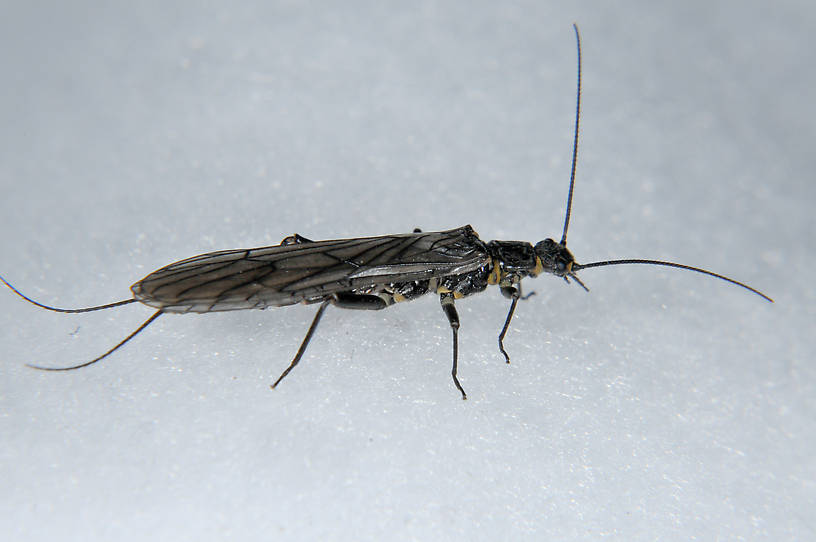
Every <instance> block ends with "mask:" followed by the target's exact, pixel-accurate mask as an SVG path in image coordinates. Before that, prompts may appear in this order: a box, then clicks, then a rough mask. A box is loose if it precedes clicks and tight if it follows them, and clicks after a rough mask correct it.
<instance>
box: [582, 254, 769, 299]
mask: <svg viewBox="0 0 816 542" xmlns="http://www.w3.org/2000/svg"><path fill="white" fill-rule="evenodd" d="M631 264H642V265H662V266H665V267H676V268H677V269H685V270H686V271H694V272H696V273H702V274H703V275H708V276H709V277H714V278H717V279H720V280H724V281H725V282H730V283H731V284H736V285H737V286H741V287H743V288H745V289H746V290H748V291H749V292H753V293H755V294H756V295H758V296H759V297H761V298H763V299H765V300H766V301H770V302H771V303H773V302H774V300H773V299H771V298H770V297H769V296H767V295H765V294H763V293H762V292H760V291H759V290H757V289H755V288H751V287H750V286H748V285H747V284H743V283H742V282H740V281H738V280H734V279H730V278H728V277H726V276H723V275H720V274H718V273H714V272H713V271H707V270H705V269H700V268H699V267H692V266H690V265H684V264H682V263H674V262H664V261H661V260H637V259H626V260H605V261H601V262H592V263H578V262H575V263H574V264H572V269H573V270H574V271H578V270H581V269H588V268H590V267H605V266H607V265H631ZM573 278H574V277H573Z"/></svg>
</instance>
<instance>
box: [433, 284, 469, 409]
mask: <svg viewBox="0 0 816 542" xmlns="http://www.w3.org/2000/svg"><path fill="white" fill-rule="evenodd" d="M439 301H440V302H441V303H442V310H443V311H444V312H445V316H447V317H448V322H449V323H450V327H451V331H452V332H453V368H452V369H451V376H452V377H453V383H454V384H456V388H457V389H458V390H459V391H460V392H461V393H462V399H467V394H466V393H465V390H464V388H462V385H461V384H460V383H459V379H458V378H457V377H456V366H457V363H458V361H459V315H458V314H457V313H456V306H455V305H454V304H453V294H450V293H448V294H441V295H440V296H439Z"/></svg>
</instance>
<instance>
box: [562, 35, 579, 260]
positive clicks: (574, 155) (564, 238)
mask: <svg viewBox="0 0 816 542" xmlns="http://www.w3.org/2000/svg"><path fill="white" fill-rule="evenodd" d="M572 28H573V29H575V43H576V46H577V48H578V92H577V95H576V98H575V134H574V136H573V139H572V171H571V172H570V186H569V194H567V213H566V215H565V216H564V233H562V234H561V245H562V246H567V230H568V229H569V222H570V215H571V214H572V189H573V188H574V187H575V164H576V163H577V162H578V128H579V125H580V122H581V34H579V33H578V25H577V24H575V23H572Z"/></svg>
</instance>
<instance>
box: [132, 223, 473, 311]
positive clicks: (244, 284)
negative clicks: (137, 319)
mask: <svg viewBox="0 0 816 542" xmlns="http://www.w3.org/2000/svg"><path fill="white" fill-rule="evenodd" d="M487 263H488V256H487V252H486V250H485V245H484V243H483V242H482V241H481V240H480V239H479V236H478V235H477V234H476V232H474V231H473V228H471V227H470V226H463V227H461V228H456V229H454V230H448V231H442V232H419V233H407V234H396V235H383V236H380V237H361V238H356V239H337V240H332V241H315V242H305V243H297V244H289V245H276V246H271V247H262V248H254V249H239V250H225V251H221V252H211V253H208V254H202V255H200V256H195V257H193V258H189V259H186V260H182V261H180V262H176V263H173V264H170V265H168V266H167V267H163V268H161V269H159V270H158V271H155V272H154V273H151V274H150V275H148V276H146V277H145V278H144V279H142V280H141V281H139V282H137V283H136V284H134V285H133V286H132V287H131V290H132V291H133V295H134V297H135V298H136V299H137V300H138V301H141V302H142V303H144V304H146V305H150V306H152V307H156V308H160V309H164V310H165V311H166V312H211V311H228V310H239V309H253V308H255V309H263V308H265V307H268V306H283V305H292V304H294V303H299V302H301V301H311V300H319V299H322V298H323V297H325V296H326V295H330V294H332V293H335V292H342V291H349V290H356V289H365V288H369V287H372V286H377V285H381V284H389V283H392V282H408V281H413V280H427V279H430V278H434V277H441V276H445V275H456V274H460V273H467V272H469V271H473V270H475V269H478V268H479V267H481V266H484V265H486V264H487Z"/></svg>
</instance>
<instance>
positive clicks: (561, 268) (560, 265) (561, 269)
mask: <svg viewBox="0 0 816 542" xmlns="http://www.w3.org/2000/svg"><path fill="white" fill-rule="evenodd" d="M555 267H556V269H558V271H559V272H560V273H563V272H564V271H566V270H567V262H565V261H564V260H556V262H555Z"/></svg>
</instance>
